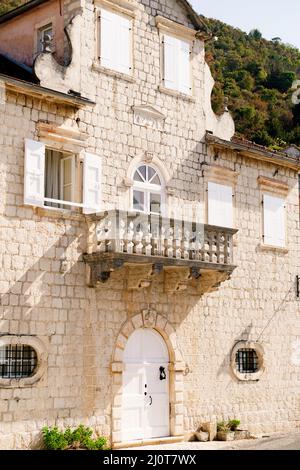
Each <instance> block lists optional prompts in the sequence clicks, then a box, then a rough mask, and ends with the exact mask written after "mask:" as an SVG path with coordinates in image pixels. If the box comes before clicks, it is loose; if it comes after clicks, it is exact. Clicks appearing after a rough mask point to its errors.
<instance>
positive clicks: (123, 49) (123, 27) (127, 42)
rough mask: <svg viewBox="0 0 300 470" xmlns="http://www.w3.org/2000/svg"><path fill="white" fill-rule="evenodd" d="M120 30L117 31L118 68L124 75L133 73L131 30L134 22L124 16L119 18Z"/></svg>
mask: <svg viewBox="0 0 300 470" xmlns="http://www.w3.org/2000/svg"><path fill="white" fill-rule="evenodd" d="M117 24H118V28H117V30H116V33H115V34H116V40H117V47H116V49H117V51H118V52H117V57H116V59H117V63H116V68H117V70H119V71H120V72H122V73H126V74H127V75H129V74H130V73H131V55H132V51H131V28H132V20H131V19H130V18H125V17H124V16H117Z"/></svg>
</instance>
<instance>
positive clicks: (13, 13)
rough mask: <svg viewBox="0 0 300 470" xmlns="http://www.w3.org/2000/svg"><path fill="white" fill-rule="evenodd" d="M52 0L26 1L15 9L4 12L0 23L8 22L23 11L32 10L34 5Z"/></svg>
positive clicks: (0, 17)
mask: <svg viewBox="0 0 300 470" xmlns="http://www.w3.org/2000/svg"><path fill="white" fill-rule="evenodd" d="M49 1H50V0H31V2H28V3H25V4H24V5H21V6H19V7H17V8H14V9H13V10H10V11H8V12H7V13H4V15H1V16H0V24H2V23H6V22H7V21H10V20H12V19H13V18H15V17H16V16H19V15H21V14H22V13H26V12H27V11H29V10H31V9H32V8H34V7H37V6H39V5H41V4H42V3H46V2H49Z"/></svg>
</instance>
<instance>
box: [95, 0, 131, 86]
mask: <svg viewBox="0 0 300 470" xmlns="http://www.w3.org/2000/svg"><path fill="white" fill-rule="evenodd" d="M102 10H103V11H107V12H110V13H113V14H115V15H118V16H120V17H123V18H126V19H127V20H128V21H130V22H131V28H130V44H129V56H130V66H129V72H124V71H120V70H119V69H118V68H117V67H116V68H114V67H107V66H106V65H103V63H102V58H101V55H102V54H101V13H102ZM96 14H97V28H96V31H97V37H96V45H97V62H98V65H100V67H101V68H103V69H104V70H105V69H106V70H107V71H111V72H112V73H114V74H121V75H124V76H126V75H127V76H129V77H131V76H132V75H133V69H134V47H133V27H134V16H135V15H134V13H133V12H132V11H131V10H128V11H127V10H126V9H125V8H121V7H120V8H119V7H118V6H117V5H113V6H112V7H111V8H110V5H109V4H106V3H105V5H104V6H99V8H98V9H97V13H96Z"/></svg>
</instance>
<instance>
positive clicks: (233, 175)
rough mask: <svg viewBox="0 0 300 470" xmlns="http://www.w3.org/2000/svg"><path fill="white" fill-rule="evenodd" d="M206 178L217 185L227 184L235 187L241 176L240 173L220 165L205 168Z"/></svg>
mask: <svg viewBox="0 0 300 470" xmlns="http://www.w3.org/2000/svg"><path fill="white" fill-rule="evenodd" d="M203 173H204V177H205V178H207V179H210V180H213V181H216V182H217V183H225V184H231V185H235V184H236V182H237V179H238V176H239V173H238V172H237V171H234V170H230V169H229V168H225V167H222V166H218V165H209V166H207V167H205V168H204V171H203Z"/></svg>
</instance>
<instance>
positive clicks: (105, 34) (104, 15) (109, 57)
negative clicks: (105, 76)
mask: <svg viewBox="0 0 300 470" xmlns="http://www.w3.org/2000/svg"><path fill="white" fill-rule="evenodd" d="M115 16H116V15H115V14H114V13H112V12H110V11H108V10H103V9H102V10H101V16H100V63H101V65H103V67H107V68H109V69H113V68H114V62H115V58H116V51H115V41H116V34H117V32H116V30H115V29H116V28H115Z"/></svg>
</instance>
